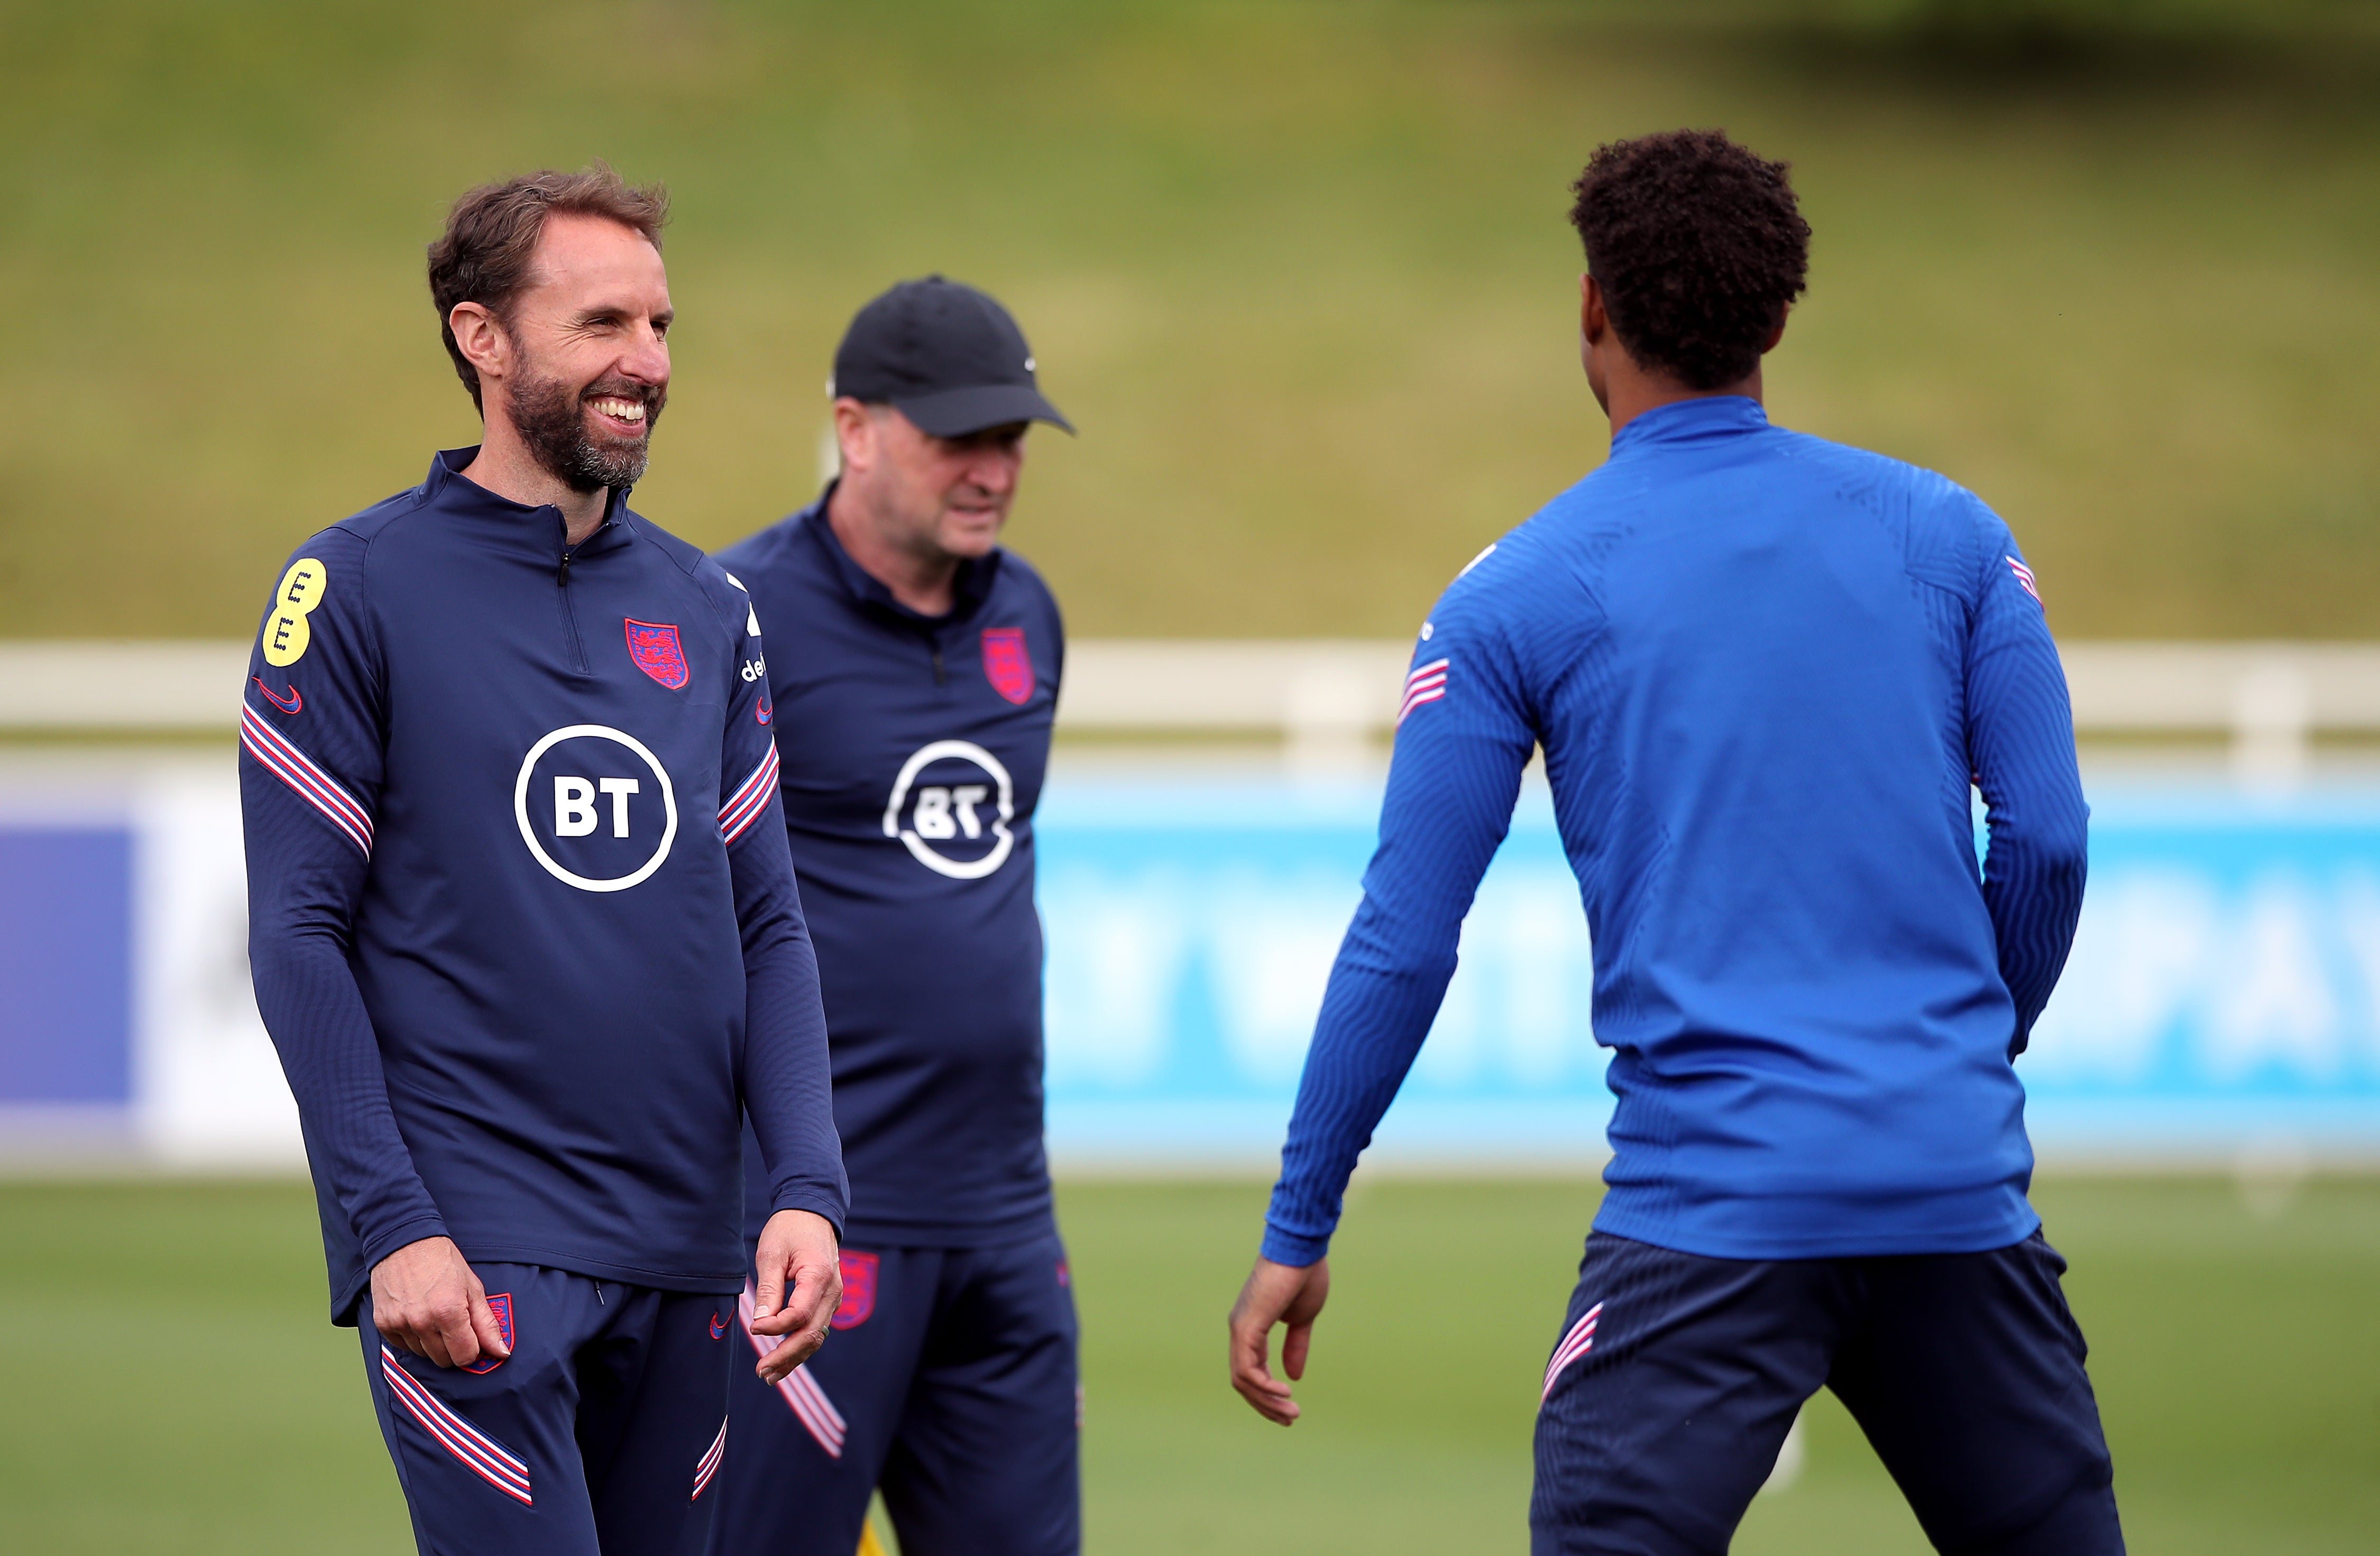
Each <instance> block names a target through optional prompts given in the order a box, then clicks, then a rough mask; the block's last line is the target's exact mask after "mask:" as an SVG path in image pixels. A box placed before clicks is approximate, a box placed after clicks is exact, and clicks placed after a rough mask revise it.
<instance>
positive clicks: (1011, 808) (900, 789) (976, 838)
mask: <svg viewBox="0 0 2380 1556" xmlns="http://www.w3.org/2000/svg"><path fill="white" fill-rule="evenodd" d="M935 766H941V767H942V768H943V769H944V772H938V773H935V774H933V776H935V777H938V778H941V777H949V778H956V779H962V780H964V779H977V780H982V779H989V780H990V782H988V783H986V782H975V783H967V782H956V783H949V782H946V783H936V784H919V783H918V782H917V780H918V779H919V778H920V777H922V776H925V775H926V770H927V769H928V768H929V767H935ZM913 796H914V799H915V803H914V804H912V798H913ZM986 801H990V802H991V806H992V813H991V814H990V816H989V817H987V816H986V815H985V814H984V811H983V807H984V805H985V802H986ZM904 812H906V813H907V816H908V823H909V824H908V825H906V826H904V825H902V824H901V823H902V817H903V814H904ZM1015 819H1016V791H1015V785H1014V784H1012V783H1011V782H1010V781H1009V777H1008V769H1007V768H1005V767H1002V765H1001V763H1000V759H999V758H998V757H995V756H993V755H992V754H991V753H990V751H987V750H985V749H984V748H982V747H980V746H978V745H976V744H975V743H974V742H973V741H969V740H937V741H935V742H933V743H932V744H931V745H929V746H925V747H921V748H919V749H918V751H917V754H916V755H915V756H913V757H911V758H910V759H909V760H907V761H905V762H903V763H902V764H901V775H900V776H899V777H898V778H895V779H894V780H893V781H892V799H891V800H890V801H889V802H887V803H886V805H885V807H884V835H885V836H887V837H897V838H899V839H900V840H901V845H902V846H904V847H905V848H906V849H908V850H909V855H910V857H912V858H914V859H916V860H917V862H918V863H919V864H921V865H924V866H925V867H926V868H927V869H930V870H932V871H934V872H935V873H936V874H938V875H947V876H949V877H950V878H951V879H953V881H980V880H981V879H983V878H984V877H985V876H987V875H990V873H991V872H992V871H994V870H996V869H999V868H1000V867H1001V866H1002V865H1004V864H1006V863H1007V862H1008V855H1009V852H1010V850H1011V849H1013V848H1014V847H1015V846H1016V839H1015V837H1014V834H1012V833H1010V832H1009V830H1008V823H1009V822H1011V821H1014V820H1015ZM987 834H989V835H990V838H991V840H992V841H991V845H990V847H989V848H983V847H981V846H980V840H981V839H982V838H983V837H985V836H986V835H987ZM970 844H975V845H977V846H976V847H970V846H968V845H970ZM936 845H942V846H940V847H938V846H936ZM970 856H972V857H970Z"/></svg>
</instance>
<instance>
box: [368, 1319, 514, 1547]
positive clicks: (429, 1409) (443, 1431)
mask: <svg viewBox="0 0 2380 1556" xmlns="http://www.w3.org/2000/svg"><path fill="white" fill-rule="evenodd" d="M380 1370H381V1376H382V1377H383V1378H385V1379H387V1380H388V1392H389V1397H390V1398H392V1399H394V1400H395V1402H396V1403H397V1404H400V1405H402V1406H403V1407H404V1409H405V1413H406V1414H407V1415H408V1416H412V1417H413V1418H414V1419H415V1420H416V1421H418V1422H419V1423H420V1424H421V1429H422V1430H424V1431H426V1432H428V1433H429V1434H430V1436H431V1441H434V1442H436V1443H437V1444H438V1446H439V1447H441V1448H443V1449H444V1450H446V1452H447V1453H452V1454H453V1455H454V1456H455V1458H457V1459H459V1460H461V1461H462V1463H463V1467H465V1468H466V1469H468V1470H469V1471H470V1472H471V1473H472V1474H473V1475H476V1476H478V1477H480V1479H482V1480H484V1481H486V1482H487V1483H488V1484H489V1485H491V1486H493V1487H494V1488H495V1489H497V1490H499V1491H502V1492H503V1493H504V1495H506V1496H508V1497H510V1498H512V1499H513V1500H514V1501H517V1502H519V1503H520V1504H521V1505H522V1506H524V1507H534V1506H536V1505H537V1504H536V1503H535V1502H534V1501H530V1499H529V1494H528V1465H526V1464H524V1463H522V1462H521V1460H520V1459H519V1458H518V1457H517V1456H516V1455H515V1454H514V1453H512V1451H511V1450H510V1449H508V1448H506V1447H505V1446H504V1444H503V1443H501V1442H498V1441H496V1440H495V1439H494V1438H492V1437H490V1436H489V1435H488V1434H487V1433H485V1432H483V1431H481V1430H480V1428H477V1427H475V1426H473V1425H472V1424H471V1423H470V1422H468V1421H467V1420H465V1419H464V1418H463V1417H462V1416H458V1415H456V1414H455V1412H454V1410H453V1409H451V1408H450V1407H449V1406H448V1405H447V1404H446V1403H445V1401H443V1400H442V1399H440V1398H439V1397H438V1396H437V1395H436V1394H433V1393H431V1392H430V1391H429V1390H428V1389H425V1388H423V1387H422V1386H421V1385H420V1384H419V1383H418V1382H416V1381H414V1378H413V1375H412V1374H411V1373H409V1372H407V1371H406V1370H405V1368H404V1367H403V1366H401V1365H400V1364H399V1363H398V1362H397V1359H396V1353H395V1352H394V1351H392V1350H390V1349H389V1348H388V1347H387V1346H385V1345H383V1346H382V1347H381V1348H380Z"/></svg>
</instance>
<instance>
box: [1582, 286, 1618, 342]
mask: <svg viewBox="0 0 2380 1556" xmlns="http://www.w3.org/2000/svg"><path fill="white" fill-rule="evenodd" d="M1610 328H1611V315H1610V314H1609V313H1608V312H1607V311H1605V310H1604V307H1603V286H1602V284H1601V283H1599V282H1597V280H1596V279H1595V277H1594V276H1592V275H1582V276H1580V277H1579V278H1578V333H1579V334H1580V336H1581V337H1582V338H1584V339H1585V342H1586V343H1587V344H1588V345H1589V346H1600V345H1602V344H1603V335H1604V332H1605V331H1607V330H1609V329H1610Z"/></svg>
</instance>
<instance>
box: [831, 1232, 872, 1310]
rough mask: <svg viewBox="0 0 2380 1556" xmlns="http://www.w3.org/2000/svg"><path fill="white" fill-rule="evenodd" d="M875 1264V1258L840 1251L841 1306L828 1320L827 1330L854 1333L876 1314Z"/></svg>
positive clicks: (848, 1251) (846, 1249) (847, 1249)
mask: <svg viewBox="0 0 2380 1556" xmlns="http://www.w3.org/2000/svg"><path fill="white" fill-rule="evenodd" d="M878 1262H879V1259H878V1256H876V1255H875V1254H859V1253H854V1252H852V1251H851V1250H850V1249H849V1248H845V1249H844V1250H843V1302H842V1305H841V1306H839V1307H836V1308H835V1310H834V1317H833V1318H832V1319H828V1320H827V1323H828V1326H829V1327H830V1328H833V1329H857V1328H858V1327H859V1326H860V1325H862V1324H864V1323H866V1322H867V1321H868V1316H869V1315H870V1314H872V1313H874V1312H875V1311H876V1266H877V1264H878Z"/></svg>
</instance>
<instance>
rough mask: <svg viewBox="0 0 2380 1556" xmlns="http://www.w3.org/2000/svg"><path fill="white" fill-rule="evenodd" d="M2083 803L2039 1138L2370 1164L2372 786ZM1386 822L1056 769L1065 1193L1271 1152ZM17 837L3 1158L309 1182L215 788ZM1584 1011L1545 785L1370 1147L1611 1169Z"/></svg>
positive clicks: (11, 866)
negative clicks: (101, 1126) (60, 1136)
mask: <svg viewBox="0 0 2380 1556" xmlns="http://www.w3.org/2000/svg"><path fill="white" fill-rule="evenodd" d="M2093 800H2094V804H2095V815H2094V818H2093V826H2092V867H2091V869H2092V874H2091V890H2090V893H2089V896H2088V899H2087V901H2086V905H2085V907H2084V910H2083V924H2082V930H2081V933H2080V935H2079V937H2078V939H2077V941H2076V943H2075V948H2074V954H2073V958H2072V960H2071V961H2070V963H2069V965H2068V967H2067V971H2066V976H2065V978H2064V979H2063V981H2062V982H2061V983H2060V985H2059V987H2058V993H2057V996H2056V997H2055V999H2053V1000H2052V1002H2051V1003H2050V1007H2049V1011H2048V1013H2047V1015H2046V1016H2045V1017H2044V1018H2043V1020H2042V1022H2041V1025H2040V1027H2039V1028H2038V1029H2037V1030H2036V1032H2035V1034H2034V1045H2033V1049H2032V1051H2031V1052H2028V1053H2027V1054H2026V1055H2025V1056H2024V1057H2023V1059H2022V1060H2021V1061H2020V1063H2019V1066H2018V1073H2019V1075H2020V1076H2022V1077H2023V1079H2024V1081H2025V1085H2026V1088H2027V1091H2028V1093H2029V1096H2030V1102H2029V1104H2028V1116H2029V1120H2030V1123H2031V1124H2032V1127H2033V1130H2034V1137H2035V1139H2036V1141H2038V1142H2040V1143H2041V1144H2042V1145H2043V1146H2044V1147H2045V1148H2046V1149H2047V1150H2049V1151H2051V1152H2053V1153H2065V1154H2067V1155H2070V1156H2076V1155H2088V1154H2100V1155H2107V1156H2112V1157H2118V1158H2124V1157H2131V1158H2142V1157H2155V1156H2161V1155H2165V1156H2181V1157H2190V1158H2198V1159H2204V1158H2207V1157H2210V1156H2216V1155H2220V1154H2224V1153H2229V1152H2232V1151H2235V1150H2239V1149H2242V1148H2259V1149H2261V1148H2263V1147H2265V1146H2270V1145H2274V1144H2276V1143H2277V1144H2278V1145H2280V1146H2281V1147H2283V1148H2285V1149H2290V1150H2296V1149H2304V1150H2324V1149H2338V1150H2344V1151H2353V1152H2356V1153H2358V1154H2364V1155H2373V1154H2380V788H2366V789H2363V790H2362V791H2357V792H2342V793H2334V794H2328V795H2325V794H2322V793H2314V794H2312V795H2301V796H2297V797H2295V798H2292V799H2289V800H2287V801H2258V800H2255V799H2253V798H2252V797H2249V796H2241V795H2240V794H2237V793H2233V792H2231V791H2229V790H2228V789H2225V788H2221V787H2216V786H2210V787H2208V788H2206V789H2204V791H2201V792H2198V793H2196V794H2194V795H2193V794H2192V793H2191V792H2189V791H2186V790H2183V789H2180V788H2179V787H2177V786H2174V785H2170V784H2168V785H2165V786H2163V787H2144V788H2141V789H2138V790H2127V789H2123V788H2120V787H2119V788H2109V787H2107V786H2105V785H2097V784H2095V785H2094V786H2093ZM68 809H73V808H72V807H68ZM1377 810H1378V787H1377V785H1376V784H1366V783H1360V782H1351V783H1342V784H1323V785H1315V784H1290V783H1286V782H1281V781H1277V780H1265V781H1247V782H1220V781H1214V780H1200V779H1196V778H1194V777H1186V776H1185V777H1181V778H1176V779H1163V778H1152V777H1149V776H1147V775H1145V774H1144V775H1135V776H1132V777H1129V778H1126V777H1122V776H1099V775H1096V774H1088V775H1086V774H1067V773H1065V772H1062V774H1061V780H1060V781H1059V782H1056V783H1054V784H1052V785H1051V788H1050V792H1049V794H1048V796H1047V797H1046V799H1045V803H1044V807H1043V811H1042V816H1041V821H1040V843H1041V871H1042V874H1041V882H1040V902H1041V909H1042V915H1043V918H1044V920H1045V923H1046V925H1047V929H1048V945H1049V964H1048V985H1047V987H1048V1011H1049V1091H1050V1133H1051V1139H1052V1144H1053V1146H1054V1147H1055V1148H1056V1150H1057V1153H1058V1155H1059V1156H1060V1159H1061V1160H1062V1161H1065V1160H1070V1159H1071V1160H1073V1161H1088V1160H1108V1161H1122V1162H1125V1163H1130V1162H1135V1161H1140V1162H1147V1163H1149V1164H1152V1165H1158V1164H1163V1163H1166V1162H1171V1161H1199V1160H1205V1161H1232V1162H1236V1163H1252V1162H1255V1161H1259V1160H1261V1159H1263V1158H1265V1157H1267V1156H1269V1154H1270V1153H1271V1152H1273V1151H1274V1150H1276V1149H1278V1147H1279V1144H1280V1141H1281V1132H1282V1129H1283V1127H1284V1125H1285V1124H1286V1123H1287V1120H1288V1116H1289V1110H1290V1105H1291V1102H1292V1100H1293V1098H1294V1096H1295V1093H1296V1087H1297V1078H1298V1073H1299V1070H1300V1067H1301V1066H1302V1064H1303V1063H1304V1060H1305V1046H1306V1041H1307V1039H1308V1038H1309V1036H1310V1035H1311V1032H1312V1029H1313V1023H1314V1016H1315V1013H1316V1011H1317V1009H1318V1007H1319V1005H1320V1003H1321V999H1322V989H1323V984H1324V981H1325V979H1327V977H1328V975H1329V971H1330V963H1331V959H1332V957H1333V955H1334V954H1335V953H1336V951H1337V949H1338V943H1339V938H1340V936H1341V934H1342V932H1343V931H1344V930H1345V928H1346V925H1347V920H1348V918H1349V917H1350V915H1352V914H1353V912H1354V907H1355V904H1356V901H1357V897H1358V894H1359V893H1360V889H1361V888H1360V881H1361V879H1362V875H1363V870H1364V867H1365V864H1366V860H1367V859H1368V858H1369V857H1370V854H1371V849H1372V841H1373V833H1374V825H1375V820H1376V816H1377ZM15 812H16V813H15V814H14V815H13V816H12V817H10V818H8V819H5V820H0V1132H6V1131H10V1130H16V1131H18V1132H19V1133H21V1131H22V1129H23V1128H24V1127H26V1125H25V1124H24V1121H26V1120H30V1119H36V1118H38V1117H44V1116H54V1115H55V1114H56V1113H57V1112H59V1110H67V1111H76V1110H83V1111H88V1110H92V1109H99V1110H106V1109H110V1108H115V1109H120V1110H122V1111H123V1112H124V1114H125V1116H126V1117H127V1118H128V1119H132V1120H137V1121H138V1127H139V1129H140V1130H141V1131H142V1132H143V1133H142V1135H141V1138H142V1139H144V1140H146V1141H147V1142H148V1149H152V1151H157V1152H162V1153H164V1155H166V1156H178V1158H179V1159H187V1160H190V1161H226V1160H247V1161H288V1162H293V1163H294V1162H295V1161H297V1135H296V1129H295V1124H294V1117H293V1116H292V1110H291V1109H290V1107H289V1103H288V1099H287V1094H286V1091H285V1088H283V1087H282V1085H281V1082H280V1078H279V1070H278V1064H277V1061H276V1060H275V1059H274V1057H273V1052H272V1050H271V1046H270V1044H269V1043H268V1042H267V1041H266V1039H265V1038H264V1035H263V1032H262V1029H261V1026H259V1024H258V1023H257V1020H256V1015H255V1006H254V1003H253V1002H252V1000H250V999H249V996H248V992H247V989H246V966H245V956H244V954H243V941H244V937H245V930H244V926H243V924H242V920H241V909H242V888H241V880H240V865H239V841H238V826H237V792H236V790H235V789H234V788H233V787H232V785H231V784H230V782H229V777H228V774H227V773H225V772H216V771H213V769H212V767H211V768H209V769H208V770H207V771H206V772H200V773H198V774H196V775H192V776H185V777H184V778H181V779H177V780H176V782H175V783H172V784H164V783H155V784H149V785H148V786H146V787H143V788H141V789H140V790H139V791H138V792H137V793H134V794H132V795H130V796H128V797H127V798H126V799H125V801H124V803H123V805H122V807H121V814H120V815H119V816H114V817H104V818H103V817H101V816H98V815H93V814H90V813H88V812H89V808H88V807H87V806H85V807H83V808H81V809H79V810H76V813H75V815H74V816H73V817H72V818H68V817H66V816H63V815H60V816H52V817H48V818H45V819H35V818H32V817H30V816H28V815H26V814H25V813H24V809H23V807H22V806H18V807H16V808H15ZM1593 982H1594V962H1593V952H1592V948H1591V947H1590V945H1589V943H1588V939H1587V932H1586V926H1585V919H1584V916H1583V914H1582V913H1581V911H1580V907H1579V902H1578V895H1577V891H1576V888H1575V885H1574V884H1573V881H1572V880H1571V877H1570V872H1569V869H1568V866H1567V864H1566V862H1565V861H1564V859H1563V857H1562V854H1561V849H1560V842H1559V839H1558V838H1557V837H1556V835H1555V833H1554V829H1553V821H1552V816H1551V813H1550V809H1549V807H1548V804H1547V802H1546V796H1545V794H1544V792H1543V790H1542V789H1541V788H1534V787H1533V788H1531V789H1529V790H1526V791H1524V796H1523V801H1522V806H1521V809H1520V813H1519V814H1518V816H1517V817H1516V818H1515V820H1514V823H1513V827H1512V835H1511V837H1510V839H1509V840H1508V841H1507V843H1506V844H1505V845H1504V847H1503V849H1502V850H1501V851H1500V853H1499V855H1498V856H1497V858H1496V861H1495V864H1494V866H1493V868H1492V869H1490V870H1489V872H1488V879H1487V881H1485V882H1484V883H1483V885H1482V887H1481V890H1480V893H1479V897H1478V901H1477V904H1476V906H1475V908H1474V909H1473V912H1472V914H1471V917H1470V919H1469V921H1468V922H1467V924H1466V925H1465V926H1464V930H1463V946H1462V966H1461V970H1460V971H1459V972H1457V974H1456V975H1455V979H1454V981H1453V984H1452V986H1451V989H1450V990H1449V991H1448V998H1447V1003H1446V1006H1445V1008H1444V1010H1443V1011H1442V1012H1441V1013H1440V1015H1439V1019H1438V1023H1437V1025H1436V1027H1434V1028H1433V1029H1432V1031H1431V1033H1430V1037H1429V1040H1428V1042H1427V1044H1425V1045H1424V1047H1423V1049H1422V1052H1421V1055H1420V1058H1419V1059H1418V1061H1417V1062H1416V1063H1415V1066H1414V1071H1413V1074H1412V1076H1411V1078H1410V1079H1409V1081H1408V1082H1407V1084H1406V1087H1405V1088H1404V1092H1403V1096H1402V1097H1401V1098H1400V1100H1399V1101H1398V1103H1397V1105H1396V1107H1395V1108H1393V1109H1392V1110H1391V1111H1390V1115H1389V1119H1388V1121H1387V1122H1386V1124H1384V1125H1383V1127H1382V1130H1381V1135H1380V1143H1381V1146H1382V1148H1383V1149H1390V1150H1397V1151H1403V1152H1406V1153H1409V1154H1411V1155H1413V1156H1417V1157H1425V1158H1427V1157H1436V1158H1439V1159H1458V1160H1459V1159H1469V1160H1479V1161H1493V1160H1497V1159H1504V1160H1510V1159H1512V1158H1515V1157H1519V1158H1526V1159H1531V1160H1573V1161H1593V1160H1595V1159H1597V1157H1599V1156H1600V1154H1601V1152H1602V1131H1603V1124H1604V1122H1605V1120H1606V1118H1607V1117H1608V1116H1609V1110H1610V1098H1609V1093H1608V1092H1607V1091H1606V1090H1605V1088H1604V1085H1603V1071H1604V1064H1605V1062H1606V1058H1607V1055H1606V1053H1605V1051H1603V1050H1602V1049H1600V1048H1598V1047H1597V1044H1596V1042H1595V1031H1594V1022H1593V1012H1592V994H1593ZM12 1120H15V1121H17V1122H14V1123H12V1122H11V1121H12ZM152 1137H153V1138H152ZM6 1143H8V1142H7V1141H6V1140H0V1145H5V1144H6Z"/></svg>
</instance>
